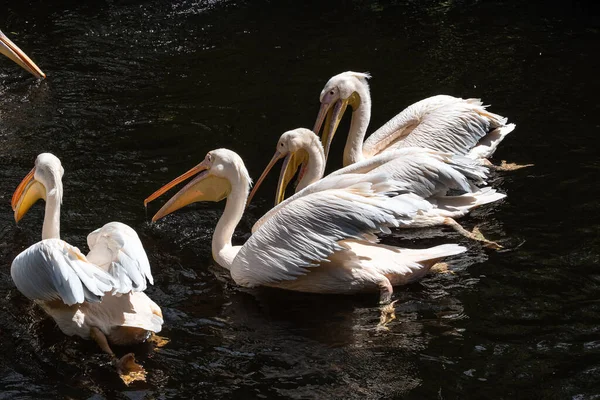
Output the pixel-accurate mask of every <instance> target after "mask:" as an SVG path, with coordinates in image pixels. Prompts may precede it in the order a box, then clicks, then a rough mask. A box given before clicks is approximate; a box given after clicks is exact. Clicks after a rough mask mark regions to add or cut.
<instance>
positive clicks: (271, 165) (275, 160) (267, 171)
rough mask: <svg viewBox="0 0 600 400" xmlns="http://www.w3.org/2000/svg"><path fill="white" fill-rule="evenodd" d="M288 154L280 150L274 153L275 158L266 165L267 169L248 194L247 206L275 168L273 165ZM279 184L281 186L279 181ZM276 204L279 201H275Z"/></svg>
mask: <svg viewBox="0 0 600 400" xmlns="http://www.w3.org/2000/svg"><path fill="white" fill-rule="evenodd" d="M286 155H287V154H286V153H281V152H280V151H276V152H275V154H274V155H273V158H271V161H269V164H268V165H267V166H266V168H265V170H264V171H263V173H262V174H261V175H260V178H258V180H257V181H256V183H255V184H254V187H253V188H252V191H251V192H250V195H248V201H247V202H246V207H247V206H248V205H249V204H250V202H251V201H252V198H253V197H254V195H255V194H256V192H257V191H258V187H259V186H260V184H261V183H262V182H263V181H264V180H265V178H266V177H267V175H268V174H269V172H270V171H271V169H273V166H274V165H275V164H276V163H277V161H279V160H281V159H282V158H283V157H285V156H286ZM279 179H280V180H281V176H280V177H279ZM277 186H278V187H279V183H278V184H277ZM276 199H277V195H276ZM275 204H277V203H275Z"/></svg>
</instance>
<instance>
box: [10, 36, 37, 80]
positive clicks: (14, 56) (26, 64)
mask: <svg viewBox="0 0 600 400" xmlns="http://www.w3.org/2000/svg"><path fill="white" fill-rule="evenodd" d="M0 53H2V54H4V55H5V56H6V57H8V58H10V59H11V60H13V61H14V62H15V63H17V64H18V65H19V66H20V67H21V68H23V69H24V70H25V71H27V72H29V73H31V74H33V76H35V77H36V78H42V79H44V78H46V74H45V73H44V72H42V70H41V69H40V68H39V67H38V66H37V65H36V64H35V63H34V62H33V61H32V60H31V58H29V57H28V56H27V54H25V53H24V52H23V50H21V49H20V48H19V47H18V46H17V45H16V44H14V43H13V42H12V41H11V40H10V39H9V38H8V37H7V36H6V35H5V34H4V33H2V31H0Z"/></svg>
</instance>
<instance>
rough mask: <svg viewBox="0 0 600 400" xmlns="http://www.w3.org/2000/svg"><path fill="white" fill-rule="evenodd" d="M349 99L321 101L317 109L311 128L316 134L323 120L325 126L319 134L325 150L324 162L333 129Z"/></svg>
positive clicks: (336, 125) (337, 123) (336, 126)
mask: <svg viewBox="0 0 600 400" xmlns="http://www.w3.org/2000/svg"><path fill="white" fill-rule="evenodd" d="M349 101H350V99H349V98H348V99H339V100H337V101H336V102H335V103H333V104H332V103H322V104H321V108H320V109H319V114H318V115H317V121H316V122H315V126H314V128H313V132H315V133H316V134H317V135H318V134H319V131H320V130H321V126H323V122H325V127H324V128H323V135H321V143H322V144H323V150H324V151H325V162H327V156H328V155H329V148H330V147H331V142H332V141H333V135H335V131H336V130H337V128H338V125H339V124H340V121H341V120H342V117H343V116H344V112H346V108H347V107H348V102H349Z"/></svg>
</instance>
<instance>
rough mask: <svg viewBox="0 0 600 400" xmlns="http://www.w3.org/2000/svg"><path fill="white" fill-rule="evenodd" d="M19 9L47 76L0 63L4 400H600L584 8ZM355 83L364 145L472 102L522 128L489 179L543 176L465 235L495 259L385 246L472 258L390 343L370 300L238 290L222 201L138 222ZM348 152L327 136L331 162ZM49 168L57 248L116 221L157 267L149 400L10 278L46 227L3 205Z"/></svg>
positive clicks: (590, 77)
mask: <svg viewBox="0 0 600 400" xmlns="http://www.w3.org/2000/svg"><path fill="white" fill-rule="evenodd" d="M12 3H15V4H11V5H9V6H7V5H3V6H2V8H1V10H2V11H1V13H0V28H1V29H2V30H3V31H5V33H7V34H9V35H10V36H11V37H12V38H13V39H14V41H15V42H16V43H18V44H19V45H20V46H21V47H22V48H23V49H24V50H26V51H27V52H28V53H29V54H30V55H31V56H32V58H33V59H34V60H35V61H36V62H37V63H38V64H39V65H40V66H41V68H42V69H43V70H44V71H45V72H46V73H47V74H48V80H46V81H43V82H35V80H33V79H32V78H31V77H30V76H28V75H27V74H26V73H25V72H23V71H20V70H19V69H18V68H17V67H16V66H15V65H13V64H11V63H10V62H9V61H8V60H0V211H1V212H0V343H1V349H2V352H1V353H0V399H13V398H15V399H20V398H91V399H102V398H106V399H113V398H122V399H168V398H303V399H312V398H346V399H347V398H356V399H359V398H360V399H363V398H373V399H374V398H409V399H422V398H435V399H462V398H490V399H492V398H493V399H496V398H506V399H513V398H524V399H535V398H546V399H578V400H579V399H595V398H599V397H600V325H599V322H600V314H599V312H600V302H599V299H600V296H599V295H598V293H599V289H600V266H598V261H599V258H600V256H599V254H600V253H599V251H598V249H599V244H600V228H599V226H600V225H599V222H600V221H599V215H600V214H599V212H598V211H599V208H600V205H599V201H598V195H599V189H598V183H597V182H598V172H599V170H600V162H599V161H598V156H597V150H598V145H597V143H598V139H597V137H598V134H599V133H600V132H599V127H600V123H599V122H598V116H599V115H600V107H599V106H598V100H597V99H598V93H599V90H598V89H600V84H599V79H598V71H599V70H600V62H599V61H598V50H599V49H600V47H599V44H600V41H599V39H600V18H599V17H598V15H599V11H600V10H599V7H598V6H596V5H594V4H593V2H591V1H590V2H589V3H588V2H563V3H562V4H558V5H556V4H548V3H546V2H533V3H531V2H520V1H492V2H477V1H443V2H442V1H397V2H376V1H339V2H335V3H334V2H323V3H320V2H314V3H312V2H299V1H272V2H269V1H252V2H244V1H223V2H218V1H192V0H190V1H179V2H169V1H162V2H161V1H141V0H140V1H123V2H116V1H107V0H100V1H97V2H88V3H89V4H81V3H83V2H78V1H72V0H71V1H67V0H64V1H59V0H56V1H52V2H29V1H20V2H12ZM345 70H355V71H368V72H370V73H371V74H372V75H373V79H372V81H371V93H372V96H373V105H374V109H373V120H372V123H371V127H372V128H375V127H379V126H380V125H382V124H383V123H384V122H385V121H387V120H388V119H389V118H391V117H392V116H393V115H395V114H396V113H397V112H399V111H400V110H401V109H402V108H403V107H404V106H406V105H408V104H410V103H412V102H414V101H417V100H419V99H422V98H424V97H427V96H430V95H434V94H438V93H445V94H452V95H456V96H462V97H467V96H468V97H482V98H483V99H484V101H485V102H486V103H491V104H492V110H493V111H495V112H498V113H501V114H503V115H506V116H508V117H509V119H510V120H511V121H512V122H515V123H516V124H517V129H516V130H515V131H514V132H513V133H512V134H511V135H510V136H509V137H508V138H507V140H505V142H504V143H502V147H501V148H500V149H499V151H498V152H497V154H496V156H497V157H496V160H495V161H497V162H499V160H501V159H507V160H509V161H513V162H519V163H534V164H535V166H534V167H531V168H528V169H524V170H520V171H516V172H512V173H502V174H498V175H497V176H496V177H495V178H494V179H493V182H492V183H493V184H494V185H495V186H496V187H497V188H499V190H501V191H503V192H505V193H507V194H508V198H507V199H506V200H504V201H502V202H500V203H499V204H496V205H494V206H490V207H485V208H482V209H481V210H478V211H477V212H475V213H473V215H472V216H470V217H469V218H466V219H464V220H463V222H464V224H465V225H466V226H467V227H473V226H474V225H479V226H480V227H481V229H482V231H484V232H485V233H486V234H487V235H488V236H489V237H490V238H491V239H494V240H499V241H500V242H501V243H502V244H504V245H505V246H506V250H505V251H500V252H491V251H489V250H485V249H483V248H481V247H480V246H479V245H477V244H474V243H472V242H467V241H465V240H464V239H463V238H462V237H460V236H458V235H456V234H455V233H453V232H450V231H446V230H431V231H428V232H424V233H420V234H419V235H421V236H429V237H430V239H428V240H427V241H425V242H423V241H419V240H416V239H411V238H408V239H406V238H390V239H387V240H388V241H389V242H391V243H403V244H408V245H414V246H423V245H428V244H434V243H442V242H458V243H461V244H464V245H467V246H468V247H469V249H470V250H469V252H467V253H466V254H464V255H461V256H458V257H455V258H454V259H453V260H451V261H452V262H451V265H450V268H451V269H452V270H453V272H454V274H443V275H439V274H438V275H431V276H428V277H427V278H425V279H424V280H423V281H421V282H420V283H417V284H413V285H410V286H408V287H401V288H397V289H396V292H395V295H394V297H395V298H396V299H398V300H399V301H398V303H397V310H396V314H397V317H398V319H397V320H396V321H394V322H393V323H391V324H390V325H389V328H390V329H389V331H378V330H376V329H375V326H376V325H377V322H378V311H377V310H378V309H377V304H376V301H377V296H376V295H373V296H369V295H367V296H356V297H346V296H316V295H303V294H294V293H288V292H279V291H273V290H253V291H250V290H241V289H239V288H237V287H236V286H235V285H234V284H233V283H232V282H231V280H230V279H229V278H228V276H227V273H226V271H224V270H222V269H220V268H219V267H218V266H216V265H215V263H214V262H213V261H212V257H211V254H210V237H211V233H212V229H213V227H214V225H215V223H216V221H217V219H218V217H219V215H220V212H221V209H222V207H223V204H202V205H195V206H191V207H188V208H186V209H185V210H182V211H181V212H178V213H176V214H174V215H173V216H171V217H169V218H166V219H165V220H164V221H163V222H160V223H158V224H150V223H149V217H150V213H152V212H155V211H156V208H152V209H151V210H149V214H148V215H146V213H145V210H144V207H143V204H142V201H143V199H144V198H145V197H146V196H148V195H149V194H150V193H152V192H153V191H154V190H155V189H156V188H158V187H159V186H161V185H162V184H164V183H166V182H167V181H169V180H170V179H172V178H173V177H175V176H176V175H179V174H180V173H182V172H184V171H185V170H187V169H189V168H190V167H191V166H192V165H195V164H196V163H197V162H199V161H200V160H201V159H202V158H203V157H204V155H205V154H206V152H207V151H209V150H211V149H214V148H218V147H228V148H231V149H233V150H235V151H237V152H239V153H240V154H241V155H242V157H243V158H244V160H245V161H246V165H247V166H248V169H249V170H250V173H251V175H252V176H253V177H257V176H258V174H259V173H260V171H261V170H262V168H263V167H264V165H265V163H266V162H267V161H268V158H270V156H271V154H272V152H273V149H274V147H275V143H276V139H277V138H278V137H279V135H280V134H281V133H282V132H284V131H286V130H288V129H292V128H296V127H299V126H305V127H311V126H312V124H313V122H314V118H315V117H316V113H317V110H318V94H319V92H320V90H321V88H322V86H323V85H324V83H325V82H326V81H327V79H328V78H329V77H330V76H332V75H334V74H337V73H339V72H342V71H345ZM346 124H347V123H346ZM346 127H347V125H345V126H342V127H341V132H343V131H344V130H345V129H346ZM342 148H343V140H342V139H338V140H336V141H335V143H334V147H333V149H332V154H333V155H334V157H332V159H331V161H332V164H331V166H338V165H340V163H341V152H342ZM43 151H50V152H53V153H54V154H56V155H57V156H59V157H60V158H61V159H62V162H63V165H64V168H65V170H66V173H65V177H64V187H65V192H64V194H65V197H64V204H63V214H62V234H63V238H64V239H65V240H67V241H69V242H70V243H72V244H75V245H78V246H80V247H82V248H83V249H85V236H86V235H87V233H88V232H90V231H91V230H93V229H95V228H97V227H99V226H101V225H102V224H104V223H105V222H108V221H110V220H119V221H122V222H125V223H127V224H129V225H131V226H132V227H134V228H135V229H136V230H137V232H138V233H139V235H140V237H141V239H142V242H143V243H144V245H145V247H146V250H147V252H148V255H149V257H150V261H151V264H152V267H153V273H154V277H155V280H156V283H157V284H156V285H155V286H154V287H152V288H150V289H149V290H148V291H147V292H148V294H149V295H150V296H151V297H152V298H153V299H154V300H155V301H156V302H157V303H159V304H160V305H161V306H162V307H163V311H164V314H165V326H164V331H163V332H162V334H163V335H164V336H167V337H169V338H170V339H171V342H170V343H169V344H168V345H167V346H166V347H165V348H163V349H162V350H160V351H151V350H150V349H148V348H147V347H146V346H139V347H136V348H134V349H133V350H134V351H135V352H136V354H137V355H138V358H139V359H140V360H141V362H142V363H143V364H144V366H145V367H146V369H147V370H148V373H149V374H148V382H146V383H137V384H134V385H132V386H131V387H125V386H124V385H123V384H122V383H121V381H120V380H119V379H118V377H117V376H116V374H114V372H113V370H112V367H111V366H110V365H109V363H108V359H107V358H106V357H105V356H104V355H102V354H101V352H100V351H99V350H98V349H97V348H96V346H95V344H93V343H91V342H88V341H84V340H80V339H73V338H67V337H65V336H64V335H63V334H62V333H61V332H60V331H59V330H58V329H57V328H56V327H55V325H54V323H53V322H52V321H51V320H50V319H49V318H47V317H45V315H44V314H43V312H41V311H40V310H39V309H38V308H36V307H34V306H32V305H31V303H30V302H29V301H28V300H27V299H25V298H24V297H23V296H22V295H21V294H20V293H18V291H17V290H16V289H15V288H14V287H13V285H12V281H11V279H10V263H11V262H12V259H13V258H14V256H15V255H16V254H18V252H20V251H21V250H22V249H23V248H25V247H26V246H28V245H30V244H31V243H33V242H35V241H37V240H39V238H40V231H41V222H42V213H43V207H42V205H41V204H40V205H38V206H36V207H34V208H33V209H32V211H31V212H30V213H29V214H28V215H27V217H26V218H25V219H24V220H23V222H22V223H20V224H19V226H15V224H14V222H13V219H12V212H11V210H10V197H11V195H12V192H13V190H14V188H15V187H16V186H17V184H18V183H19V182H20V180H21V179H22V178H23V177H24V176H25V174H26V173H27V172H28V171H29V170H30V169H31V167H32V165H33V161H34V159H35V156H36V155H37V154H38V153H40V152H43ZM274 179H275V178H272V180H270V181H269V182H268V184H267V185H265V187H264V188H263V189H262V190H261V192H262V194H259V198H258V199H257V200H258V201H257V202H256V204H255V205H254V206H253V207H252V208H251V209H250V211H249V213H248V215H247V216H246V217H245V218H244V219H243V220H242V223H241V224H240V226H239V229H238V234H237V235H238V238H237V240H238V241H239V242H241V241H243V240H244V238H245V237H246V235H247V233H248V232H249V227H250V226H251V224H252V222H253V221H254V220H256V218H257V217H259V216H260V215H261V214H262V213H263V212H264V211H266V210H267V209H268V208H269V205H270V204H271V201H272V200H271V199H272V197H273V190H274V184H275V182H274ZM116 350H117V352H118V353H119V354H123V353H125V352H126V351H130V350H131V349H129V348H123V349H116Z"/></svg>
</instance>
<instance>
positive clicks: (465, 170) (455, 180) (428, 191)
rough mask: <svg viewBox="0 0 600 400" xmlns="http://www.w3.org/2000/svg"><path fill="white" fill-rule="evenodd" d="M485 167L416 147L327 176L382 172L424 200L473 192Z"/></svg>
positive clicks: (485, 176) (396, 151) (376, 157)
mask: <svg viewBox="0 0 600 400" xmlns="http://www.w3.org/2000/svg"><path fill="white" fill-rule="evenodd" d="M487 172H488V170H487V168H486V167H484V166H482V165H481V164H480V163H478V162H476V161H474V160H472V159H470V158H467V157H464V156H458V155H452V154H448V153H442V152H439V151H435V150H429V149H424V148H418V147H410V148H404V149H400V150H394V151H386V152H384V153H382V154H379V155H377V156H375V157H372V158H369V159H366V160H363V161H361V162H358V163H354V164H351V165H349V166H347V167H345V168H342V169H339V170H337V171H335V172H333V173H331V174H330V175H329V176H338V175H344V174H353V173H360V174H366V173H385V174H388V176H390V177H391V178H392V179H394V180H395V181H397V182H401V184H402V187H403V188H404V190H405V192H408V193H415V194H417V195H419V196H421V197H424V198H428V197H430V196H433V195H440V194H441V195H443V194H446V192H447V191H448V190H450V189H456V190H460V191H463V192H472V191H473V190H477V187H476V186H475V185H476V184H484V183H485V179H486V178H487Z"/></svg>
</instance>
